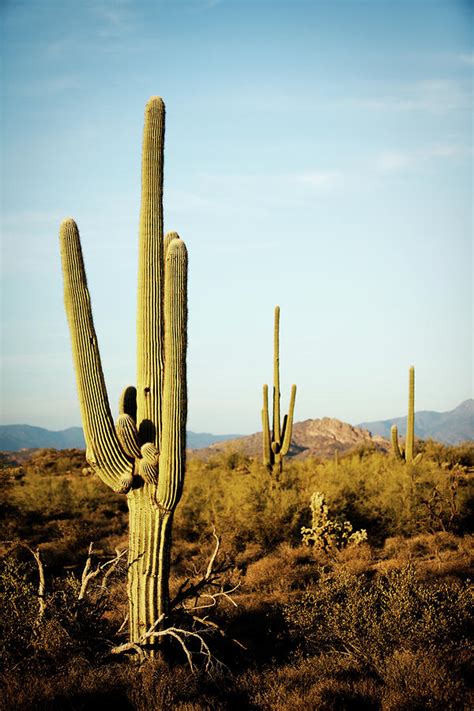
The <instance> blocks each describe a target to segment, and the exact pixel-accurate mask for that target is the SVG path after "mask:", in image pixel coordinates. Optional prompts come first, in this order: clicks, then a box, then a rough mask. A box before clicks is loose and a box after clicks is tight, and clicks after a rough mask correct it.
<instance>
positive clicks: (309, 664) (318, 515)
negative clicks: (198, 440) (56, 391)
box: [0, 442, 474, 711]
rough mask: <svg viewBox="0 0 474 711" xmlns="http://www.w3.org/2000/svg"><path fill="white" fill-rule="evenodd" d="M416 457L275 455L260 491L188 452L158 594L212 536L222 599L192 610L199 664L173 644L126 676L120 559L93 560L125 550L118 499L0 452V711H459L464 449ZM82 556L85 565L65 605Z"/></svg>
mask: <svg viewBox="0 0 474 711" xmlns="http://www.w3.org/2000/svg"><path fill="white" fill-rule="evenodd" d="M418 448H419V450H420V451H422V452H423V457H422V460H421V462H419V463H418V464H416V465H413V464H405V463H401V462H398V461H396V460H395V459H394V458H393V457H392V456H390V455H386V454H382V453H378V452H375V451H372V450H371V449H370V448H369V449H365V450H358V451H356V452H353V453H351V454H348V455H346V456H344V457H340V459H339V461H338V462H336V461H324V462H319V461H317V460H314V459H312V460H310V459H308V460H305V461H298V462H292V461H291V460H290V461H287V462H286V463H285V467H284V470H283V473H282V474H281V475H280V476H279V477H278V478H277V479H276V478H274V477H272V476H271V475H270V474H269V473H268V471H267V470H266V469H265V468H264V467H263V466H262V465H261V464H260V463H259V462H258V461H254V460H251V459H249V458H246V457H244V456H242V455H240V454H238V453H236V452H231V451H229V452H227V453H225V454H221V455H218V456H216V457H215V458H214V459H211V460H210V461H208V462H202V461H200V460H198V459H196V458H189V461H188V466H187V474H186V482H185V488H184V494H183V498H182V500H181V503H180V504H179V506H178V508H177V510H176V513H175V522H174V534H173V573H172V579H171V586H172V594H176V593H177V592H179V590H180V589H181V588H182V585H183V582H184V581H185V580H191V581H193V580H196V581H199V580H202V579H203V576H205V574H206V570H207V567H208V565H209V560H210V557H211V556H212V553H213V551H215V540H216V535H217V536H218V537H219V539H220V547H219V551H218V553H217V557H216V559H215V561H214V571H215V573H216V576H217V577H216V586H215V587H214V593H215V592H218V593H221V592H222V591H229V590H233V592H230V593H229V594H228V595H222V594H218V595H217V596H216V595H215V594H214V597H207V598H206V597H205V594H206V588H203V589H202V592H203V594H204V595H203V594H202V595H201V596H200V597H198V596H197V597H196V600H197V604H198V607H197V608H196V609H198V610H199V614H200V615H201V616H202V618H205V619H206V620H207V621H209V622H210V623H211V624H210V625H209V624H208V625H206V626H205V630H206V635H207V636H206V637H205V639H206V644H208V646H209V649H210V650H211V653H212V659H211V662H210V663H209V658H208V657H205V655H202V654H200V653H199V652H200V648H199V645H198V646H196V647H195V648H193V646H192V640H191V643H190V647H189V653H190V655H191V659H192V663H193V666H194V669H193V670H191V668H190V665H189V660H188V659H187V658H186V655H185V654H184V653H183V650H182V649H181V648H180V646H179V644H177V645H173V644H171V643H166V644H164V645H163V651H162V653H161V654H160V655H159V657H158V658H156V659H148V660H145V661H143V662H142V663H140V662H139V660H138V659H137V655H134V654H133V653H130V654H129V655H126V654H122V655H112V654H111V650H112V648H113V647H116V646H117V645H118V644H120V643H121V642H124V641H125V638H126V631H125V633H124V631H123V624H124V620H125V618H126V614H127V594H126V566H127V564H126V556H122V557H121V558H119V559H117V562H116V565H115V566H108V567H107V565H106V564H107V563H108V561H110V560H112V559H113V558H114V557H115V556H116V555H117V553H116V552H117V551H123V550H124V549H125V548H126V547H127V505H126V497H125V496H119V495H114V494H111V493H110V491H109V490H108V489H107V488H106V487H104V486H103V484H101V482H100V481H99V480H98V479H97V478H96V477H95V476H94V475H92V474H91V473H90V471H89V470H88V469H87V465H86V463H85V460H84V458H83V453H82V452H78V451H74V450H66V451H61V452H56V451H54V450H40V451H37V452H34V453H32V454H31V455H29V456H23V457H22V459H23V461H20V462H17V461H14V460H15V459H16V457H15V456H14V455H12V457H10V460H9V458H8V457H4V459H3V461H2V471H1V480H0V481H1V493H2V504H1V508H2V519H1V534H2V535H1V539H2V544H1V545H2V548H1V572H0V588H1V589H0V592H1V595H2V610H3V613H2V617H1V621H0V625H1V627H2V629H1V642H0V649H1V654H2V657H3V666H4V674H3V677H2V681H1V692H2V703H3V707H4V708H8V709H13V708H14V709H81V710H82V709H84V710H85V709H94V708H101V707H105V706H108V705H109V704H110V705H113V708H114V709H115V710H116V711H120V709H137V710H138V711H141V710H142V709H143V711H145V709H146V710H147V711H150V709H180V710H181V711H201V710H204V709H206V710H209V711H211V710H212V711H218V710H219V709H262V710H265V711H266V710H270V709H271V710H273V709H275V710H276V711H283V710H284V709H292V711H299V710H301V711H302V710H303V709H304V710H305V711H307V710H308V709H310V710H311V709H328V710H329V709H333V710H334V711H336V710H337V711H339V710H343V709H348V710H349V709H351V710H353V709H381V710H382V711H395V710H400V711H401V710H408V709H437V710H438V709H453V710H456V711H457V710H458V709H468V708H472V706H473V705H474V703H473V702H474V698H473V696H472V691H471V689H470V685H469V679H470V678H472V659H473V656H472V589H471V586H470V580H469V578H470V576H471V574H472V573H471V570H472V553H473V537H472V520H473V519H472V512H473V511H472V510H473V501H474V497H473V488H472V483H473V479H474V446H473V445H472V444H468V445H461V446H458V447H444V446H442V445H440V444H437V443H434V442H426V443H419V444H418ZM311 501H312V502H313V504H312V505H313V508H312V509H311ZM302 529H303V534H302ZM304 531H306V535H304ZM308 532H309V533H308ZM355 534H356V535H355ZM91 542H93V544H94V545H93V549H92V552H91V554H90V555H89V552H88V551H89V546H90V543H91ZM305 542H306V543H305ZM38 550H39V552H40V555H41V560H42V562H43V568H44V577H45V586H44V596H43V592H42V593H41V596H39V595H38V591H39V587H38V586H39V568H38V565H37V561H36V560H35V557H34V554H35V552H36V551H38ZM88 557H89V558H90V560H89V566H90V567H89V572H90V571H95V570H98V568H99V566H102V568H101V569H100V571H99V573H98V574H97V576H95V577H93V578H91V579H90V581H89V584H88V586H87V588H86V590H85V593H84V591H82V592H83V594H82V595H81V583H82V580H83V571H84V566H85V565H86V561H87V559H88ZM112 568H113V570H112V572H111V574H110V575H107V572H108V571H109V570H111V569H112ZM211 593H212V590H211V591H210V592H209V591H208V594H209V595H210V594H211ZM43 603H44V604H43ZM204 604H209V607H203V605H204ZM214 625H215V626H214ZM121 628H122V630H121ZM206 661H207V662H208V668H207V670H206V669H205V664H204V662H206Z"/></svg>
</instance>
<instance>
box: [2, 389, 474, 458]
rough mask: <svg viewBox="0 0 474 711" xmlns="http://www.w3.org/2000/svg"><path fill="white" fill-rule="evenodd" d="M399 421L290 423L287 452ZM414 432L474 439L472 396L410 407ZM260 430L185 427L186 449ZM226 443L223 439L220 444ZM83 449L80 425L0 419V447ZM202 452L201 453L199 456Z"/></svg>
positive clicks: (335, 444) (255, 439) (251, 444)
mask: <svg viewBox="0 0 474 711" xmlns="http://www.w3.org/2000/svg"><path fill="white" fill-rule="evenodd" d="M393 424H396V425H397V426H398V431H399V434H400V435H402V436H403V435H404V434H405V432H406V417H395V418H392V419H390V420H377V421H374V422H361V423H360V424H359V425H356V426H352V425H349V424H348V423H346V422H341V421H340V420H336V419H334V418H329V417H323V418H321V419H314V420H305V421H304V422H297V423H295V425H294V427H293V437H292V445H291V450H290V455H292V456H298V457H304V456H310V455H314V456H323V457H324V456H331V453H334V451H335V450H336V449H338V450H339V451H340V452H344V451H348V448H354V447H357V446H359V445H362V444H363V443H364V442H365V443H369V442H372V443H374V444H375V445H376V446H377V447H380V448H384V447H385V446H386V443H385V444H383V443H382V438H384V440H388V439H389V438H390V428H391V426H392V425H393ZM415 434H416V436H417V437H419V438H420V439H434V440H437V441H438V442H442V443H443V444H458V443H459V442H465V441H469V440H474V400H473V399H469V400H465V401H464V402H462V403H461V404H460V405H458V407H456V408H455V409H454V410H450V411H449V412H434V411H429V410H426V411H425V410H422V411H420V412H416V413H415ZM261 437H262V435H261V433H255V434H252V435H248V436H247V437H243V436H242V435H237V434H228V435H214V434H211V433H209V432H187V445H188V449H193V450H202V449H206V450H209V451H210V452H211V453H214V454H215V453H216V452H217V451H220V450H222V449H225V448H229V446H232V447H237V448H238V449H239V450H241V451H243V452H246V453H248V454H251V455H254V454H256V453H257V452H258V453H260V450H261ZM222 443H225V444H222ZM49 447H51V448H54V449H72V448H76V449H85V442H84V434H83V432H82V428H81V427H69V428H68V429H65V430H60V431H59V432H54V431H52V430H47V429H44V428H42V427H32V426H31V425H0V450H3V451H6V452H17V451H19V450H20V449H42V448H49ZM205 455H206V452H204V453H203V456H205Z"/></svg>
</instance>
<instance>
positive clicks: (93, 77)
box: [0, 0, 474, 434]
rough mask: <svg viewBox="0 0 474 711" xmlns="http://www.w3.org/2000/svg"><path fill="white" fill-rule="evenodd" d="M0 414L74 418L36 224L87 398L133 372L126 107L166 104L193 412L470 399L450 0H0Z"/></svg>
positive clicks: (379, 408) (461, 49) (463, 128)
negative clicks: (99, 384) (277, 332)
mask: <svg viewBox="0 0 474 711" xmlns="http://www.w3.org/2000/svg"><path fill="white" fill-rule="evenodd" d="M1 14H2V19H3V23H2V39H3V43H2V44H3V95H2V108H3V127H2V148H3V161H2V163H3V166H2V169H3V181H2V182H3V188H2V233H3V237H2V323H3V325H2V347H1V351H2V353H1V354H2V398H1V399H2V411H1V418H0V419H1V423H2V424H14V423H15V422H19V423H28V424H32V425H33V426H39V427H44V428H46V429H51V430H60V429H65V428H67V427H70V426H80V415H79V405H78V400H77V393H76V387H75V377H74V371H73V366H72V356H71V349H70V342H69V333H68V329H67V324H66V317H65V314H64V308H63V297H62V277H61V269H60V260H59V241H58V232H59V224H60V222H61V220H62V219H63V218H65V217H67V216H73V217H74V218H75V219H76V221H77V223H78V225H79V229H80V232H81V238H82V244H83V250H84V257H85V262H86V270H87V275H88V282H89V288H90V292H91V298H92V304H93V312H94V319H95V326H96V331H97V335H98V341H99V346H100V350H101V356H102V365H103V368H104V373H105V377H106V382H107V386H108V392H109V399H110V404H111V407H112V411H113V412H114V413H115V412H116V410H117V402H118V398H119V395H120V392H121V390H122V389H123V387H124V386H125V385H128V384H133V383H134V381H135V308H136V263H137V233H138V214H139V205H140V156H141V139H142V128H143V111H144V106H145V103H146V101H147V100H148V98H149V97H150V96H151V95H155V94H159V95H161V96H163V98H164V100H165V103H166V108H167V124H166V143H165V179H164V212H165V228H166V229H176V230H177V231H178V232H179V233H180V235H181V236H182V237H183V239H184V240H185V241H186V244H187V246H188V251H189V260H190V284H189V350H188V367H189V417H188V424H187V427H188V429H189V430H191V431H194V432H210V433H214V434H225V433H229V432H232V433H241V434H247V433H250V432H255V431H258V430H259V429H260V409H261V392H262V385H263V384H264V383H269V384H270V385H271V378H272V348H273V343H272V337H273V309H274V306H275V305H276V304H279V305H280V307H281V386H282V388H281V389H282V408H283V409H284V411H285V412H286V410H287V407H288V399H289V393H290V387H291V384H292V383H293V382H295V383H296V384H297V386H298V393H297V398H296V408H295V420H296V421H302V420H305V419H309V418H319V417H324V416H328V417H336V418H338V419H340V420H343V421H346V422H350V423H351V424H357V423H359V422H364V421H367V422H368V421H374V420H383V419H388V418H391V417H398V416H403V414H404V413H405V411H406V407H407V391H408V368H409V367H410V366H411V365H415V370H416V402H415V407H416V410H417V411H420V410H434V411H437V412H444V411H449V410H452V409H454V408H455V407H457V406H458V405H459V404H460V403H461V402H463V401H464V400H466V399H468V398H471V397H472V382H473V376H472V363H473V359H472V333H473V328H472V326H473V324H472V222H473V216H472V162H473V161H472V159H473V144H472V70H473V66H474V62H473V49H472V40H471V37H470V33H471V28H472V19H473V12H472V6H469V3H466V2H462V1H459V2H458V1H455V0H451V1H448V0H439V1H438V0H428V1H427V2H425V1H421V0H413V1H412V2H400V3H392V2H388V0H377V1H375V0H368V1H367V2H363V1H362V0H361V1H358V0H355V1H353V2H349V1H347V0H336V2H325V1H321V2H317V1H316V2H305V1H304V0H293V1H291V2H290V0H282V1H280V2H278V1H275V2H272V3H269V2H264V1H263V0H256V1H254V2H245V1H244V0H182V2H179V3H173V2H169V1H168V0H161V1H160V0H159V1H158V2H156V3H148V2H139V3H134V2H131V1H129V0H114V1H113V2H112V0H101V1H100V2H89V1H85V0H84V1H82V2H74V3H73V2H72V1H70V0H66V1H65V2H62V3H57V2H52V1H48V0H45V2H42V3H41V4H38V3H35V2H33V1H32V0H25V1H24V2H21V3H12V4H8V3H7V4H5V5H4V7H3V8H2V10H1Z"/></svg>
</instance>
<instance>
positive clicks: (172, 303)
mask: <svg viewBox="0 0 474 711" xmlns="http://www.w3.org/2000/svg"><path fill="white" fill-rule="evenodd" d="M164 116H165V112H164V104H163V101H162V100H161V99H160V98H158V97H152V99H150V101H149V102H148V104H147V106H146V110H145V129H144V138H143V156H142V158H143V160H142V206H141V217H140V238H139V260H138V263H139V278H138V309H137V379H136V386H127V387H126V388H125V389H124V391H123V393H122V396H121V398H120V403H119V413H120V414H119V417H118V420H117V422H116V423H114V422H113V420H112V416H111V410H110V407H109V401H108V395H107V392H106V388H105V381H104V377H103V372H102V366H101V361H100V356H99V350H98V344H97V336H96V333H95V329H94V324H93V319H92V311H91V300H90V295H89V291H88V287H87V280H86V274H85V268H84V263H83V258H82V250H81V243H80V239H79V231H78V228H77V225H76V223H75V222H74V221H73V220H72V219H67V220H65V221H64V222H63V223H62V225H61V230H60V244H61V256H62V265H63V279H64V301H65V306H66V313H67V317H68V321H69V327H70V333H71V340H72V351H73V359H74V365H75V370H76V380H77V387H78V393H79V401H80V405H81V416H82V422H83V429H84V435H85V440H86V445H87V447H86V452H85V453H82V452H78V451H74V450H72V451H71V450H69V451H68V450H66V451H62V452H55V451H53V450H40V451H36V452H33V453H31V455H30V456H27V455H25V454H22V455H21V456H19V457H18V458H15V457H12V456H10V457H8V456H7V455H5V456H4V457H3V458H2V478H1V490H2V494H3V496H2V508H3V514H4V516H3V517H2V524H1V526H2V550H1V560H0V593H1V596H2V606H3V615H2V618H1V621H0V625H1V627H2V630H1V639H2V642H1V653H2V658H3V663H4V668H5V674H4V676H3V677H2V685H1V690H2V699H3V704H4V706H5V708H15V709H35V710H37V709H67V708H70V709H91V708H98V707H102V706H108V705H109V704H111V705H113V706H114V708H116V709H137V710H138V711H139V710H141V709H147V711H149V709H182V711H184V710H185V709H186V710H187V711H198V710H204V709H208V710H212V711H216V710H218V709H231V708H239V709H242V708H245V709H247V708H248V709H262V711H263V710H266V709H276V710H277V711H278V710H279V709H281V710H283V709H288V708H292V709H305V710H306V709H338V710H339V709H354V708H360V709H362V708H365V709H382V710H383V711H390V710H395V709H400V710H401V709H412V708H413V709H425V708H426V709H439V708H440V707H442V708H443V709H464V708H465V709H467V708H469V707H470V705H472V701H473V698H472V695H471V692H470V688H469V683H468V680H469V672H470V666H471V665H472V646H471V642H472V635H471V631H472V630H471V626H472V598H471V588H470V584H469V574H470V564H471V554H472V530H471V528H470V526H471V523H472V516H471V514H472V477H473V466H474V448H473V447H472V446H469V445H467V446H465V447H454V448H446V447H443V446H442V445H437V444H436V443H431V442H428V443H420V442H418V443H416V442H415V441H414V370H413V369H411V370H410V377H409V418H408V419H409V422H408V434H407V441H406V445H405V452H404V454H402V452H401V450H400V449H399V444H398V433H397V432H396V431H394V432H393V437H392V442H393V452H392V453H387V452H385V451H377V449H376V448H375V446H371V445H367V446H364V447H361V448H359V449H357V450H355V451H352V452H349V453H346V454H343V455H341V456H336V457H335V458H334V460H329V461H319V460H316V459H314V458H308V459H305V460H300V461H296V460H293V461H292V460H291V459H290V458H288V457H287V459H286V461H285V466H284V467H283V457H285V456H286V455H288V454H289V451H290V444H291V435H292V423H293V412H294V404H295V395H296V387H295V386H293V387H292V391H291V399H290V406H289V412H288V415H287V416H285V417H284V418H283V421H281V415H280V373H279V316H280V312H279V307H276V309H275V326H274V368H273V372H274V383H273V418H272V419H273V421H272V429H270V415H269V406H268V387H267V386H264V404H263V412H262V424H263V438H262V439H263V461H260V457H256V458H251V457H248V456H245V455H244V454H242V453H240V452H239V451H231V450H228V451H225V452H224V453H220V454H216V455H215V456H211V457H210V458H208V459H207V460H206V461H202V460H201V459H199V458H197V457H194V458H190V459H189V461H188V462H187V464H186V452H185V441H186V430H185V427H186V413H187V390H186V348H187V251H186V247H185V246H184V243H183V242H182V240H181V239H180V238H179V237H178V235H177V234H176V233H174V232H171V233H168V234H167V235H164V234H163V208H162V192H163V150H164V146H163V144H164ZM415 448H417V449H418V450H419V451H418V452H417V453H415V451H414V450H415ZM185 472H186V486H183V484H184V475H185ZM269 474H270V475H269ZM103 484H105V485H106V487H107V488H108V490H109V491H107V489H106V487H102V485H103ZM178 504H179V505H178ZM172 532H173V537H172ZM172 541H173V545H172Z"/></svg>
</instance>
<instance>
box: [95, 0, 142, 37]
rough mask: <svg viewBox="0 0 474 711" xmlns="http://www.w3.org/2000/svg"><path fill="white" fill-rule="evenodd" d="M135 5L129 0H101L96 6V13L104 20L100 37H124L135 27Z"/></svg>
mask: <svg viewBox="0 0 474 711" xmlns="http://www.w3.org/2000/svg"><path fill="white" fill-rule="evenodd" d="M132 7H133V5H132V4H131V3H130V2H128V0H121V1H118V0H114V2H101V3H98V4H97V5H95V6H94V13H95V15H96V16H97V17H98V19H99V20H101V21H102V27H101V28H100V29H99V32H98V34H99V36H100V37H109V38H114V37H122V36H123V35H125V34H128V33H129V32H131V31H132V30H133V28H134V13H133V11H132Z"/></svg>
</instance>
